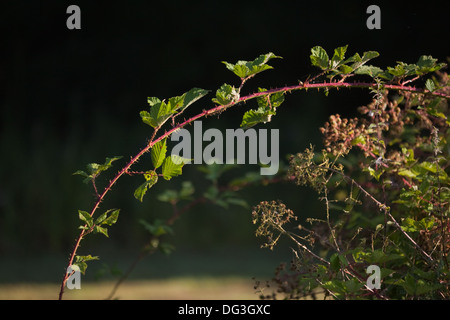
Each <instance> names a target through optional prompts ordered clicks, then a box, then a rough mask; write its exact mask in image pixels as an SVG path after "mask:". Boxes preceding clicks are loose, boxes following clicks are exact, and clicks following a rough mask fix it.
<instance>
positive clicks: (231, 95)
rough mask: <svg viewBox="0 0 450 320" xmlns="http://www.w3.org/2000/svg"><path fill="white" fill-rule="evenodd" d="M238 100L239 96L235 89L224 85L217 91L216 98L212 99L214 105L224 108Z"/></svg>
mask: <svg viewBox="0 0 450 320" xmlns="http://www.w3.org/2000/svg"><path fill="white" fill-rule="evenodd" d="M237 100H239V94H238V92H237V91H236V88H235V87H233V86H230V85H229V84H226V83H224V84H223V85H222V86H221V87H220V88H219V89H217V92H216V97H215V98H213V99H212V101H213V102H214V103H217V104H218V105H221V106H224V105H227V104H230V103H231V102H233V101H237Z"/></svg>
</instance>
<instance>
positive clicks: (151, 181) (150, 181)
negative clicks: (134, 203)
mask: <svg viewBox="0 0 450 320" xmlns="http://www.w3.org/2000/svg"><path fill="white" fill-rule="evenodd" d="M144 177H145V180H146V181H145V182H144V183H143V184H141V185H140V186H139V187H137V189H136V190H135V191H134V197H135V198H136V199H137V200H139V201H141V202H142V200H143V199H144V195H145V193H146V192H147V190H148V189H150V188H151V187H153V185H155V183H156V182H157V181H158V175H157V174H156V173H155V172H154V171H148V172H147V173H146V175H145V176H144Z"/></svg>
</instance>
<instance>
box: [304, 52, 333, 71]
mask: <svg viewBox="0 0 450 320" xmlns="http://www.w3.org/2000/svg"><path fill="white" fill-rule="evenodd" d="M309 57H310V59H311V63H312V65H313V66H315V67H319V68H321V69H322V70H326V69H328V68H329V63H328V61H329V57H328V54H327V52H326V51H325V49H323V48H322V47H321V46H315V47H314V48H312V49H311V55H310V56H309Z"/></svg>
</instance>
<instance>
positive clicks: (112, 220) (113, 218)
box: [101, 209, 120, 226]
mask: <svg viewBox="0 0 450 320" xmlns="http://www.w3.org/2000/svg"><path fill="white" fill-rule="evenodd" d="M110 211H112V212H111V214H110V215H109V217H108V218H106V219H104V220H103V221H102V223H101V224H106V225H108V226H112V225H113V224H115V223H116V222H117V219H119V213H120V209H116V210H114V209H112V210H108V211H107V212H110Z"/></svg>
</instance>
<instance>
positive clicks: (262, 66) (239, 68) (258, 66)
mask: <svg viewBox="0 0 450 320" xmlns="http://www.w3.org/2000/svg"><path fill="white" fill-rule="evenodd" d="M273 58H281V57H278V56H276V55H275V54H274V53H272V52H269V53H266V54H262V55H260V56H259V57H257V58H256V59H255V60H253V61H244V60H239V61H238V62H237V63H236V64H232V63H229V62H226V61H222V63H223V64H225V66H226V68H227V69H228V70H230V71H232V72H233V73H234V74H235V75H237V76H238V77H239V78H241V79H247V78H249V77H252V76H254V75H256V74H258V73H260V72H262V71H265V70H269V69H273V67H272V66H270V65H268V64H267V62H268V61H269V60H270V59H273Z"/></svg>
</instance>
